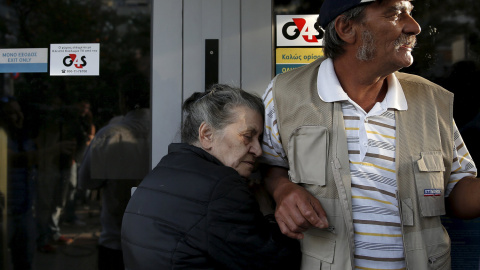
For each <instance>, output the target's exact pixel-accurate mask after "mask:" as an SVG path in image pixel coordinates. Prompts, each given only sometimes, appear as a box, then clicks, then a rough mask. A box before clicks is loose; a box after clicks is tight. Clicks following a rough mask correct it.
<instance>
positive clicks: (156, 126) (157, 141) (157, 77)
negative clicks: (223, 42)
mask: <svg viewBox="0 0 480 270" xmlns="http://www.w3.org/2000/svg"><path fill="white" fill-rule="evenodd" d="M182 3H183V2H182V1H179V0H162V1H153V16H152V24H153V27H152V50H151V52H152V94H151V99H152V106H151V108H152V167H155V166H156V165H157V163H158V162H159V161H160V159H161V158H162V157H163V156H164V155H165V154H166V153H167V150H168V145H169V144H170V143H171V142H172V141H173V140H174V138H175V135H176V132H177V130H178V128H179V126H180V122H181V104H182V96H181V93H182V23H183V22H182V6H183V5H182Z"/></svg>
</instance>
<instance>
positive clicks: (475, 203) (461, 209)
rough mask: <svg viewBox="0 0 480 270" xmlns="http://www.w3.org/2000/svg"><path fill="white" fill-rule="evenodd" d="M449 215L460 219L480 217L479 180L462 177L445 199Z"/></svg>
mask: <svg viewBox="0 0 480 270" xmlns="http://www.w3.org/2000/svg"><path fill="white" fill-rule="evenodd" d="M447 206H448V210H449V213H451V214H453V215H454V216H456V217H458V218H461V219H472V218H477V217H480V179H478V178H474V177H464V178H462V179H461V180H460V181H458V183H457V184H456V185H455V187H454V188H453V190H452V192H451V193H450V195H449V196H448V198H447Z"/></svg>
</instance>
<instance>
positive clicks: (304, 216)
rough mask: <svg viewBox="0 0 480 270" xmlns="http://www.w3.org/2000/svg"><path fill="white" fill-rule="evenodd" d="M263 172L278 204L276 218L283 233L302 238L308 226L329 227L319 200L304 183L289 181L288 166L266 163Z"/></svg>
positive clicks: (268, 188)
mask: <svg viewBox="0 0 480 270" xmlns="http://www.w3.org/2000/svg"><path fill="white" fill-rule="evenodd" d="M263 172H264V181H265V186H266V189H267V191H268V192H269V193H270V195H272V197H273V199H274V200H275V202H276V204H277V206H276V210H275V219H276V220H277V223H278V226H279V227H280V230H281V231H282V233H283V234H285V235H287V236H289V237H291V238H295V239H302V238H303V233H302V232H304V231H306V230H307V229H309V228H311V227H318V228H327V227H328V221H327V216H326V214H325V211H324V210H323V208H322V205H321V204H320V202H319V201H318V200H317V199H316V198H315V197H314V196H313V195H312V194H310V192H308V191H307V190H305V189H304V188H303V187H301V186H299V185H297V184H295V183H292V182H291V181H290V180H289V178H288V171H287V169H285V168H282V167H275V166H265V167H264V168H263Z"/></svg>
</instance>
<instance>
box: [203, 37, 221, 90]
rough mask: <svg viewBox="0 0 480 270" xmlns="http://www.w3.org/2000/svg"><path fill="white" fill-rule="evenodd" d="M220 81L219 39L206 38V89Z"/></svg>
mask: <svg viewBox="0 0 480 270" xmlns="http://www.w3.org/2000/svg"><path fill="white" fill-rule="evenodd" d="M216 83H218V39H205V89H208V88H209V87H210V86H211V85H212V84H216Z"/></svg>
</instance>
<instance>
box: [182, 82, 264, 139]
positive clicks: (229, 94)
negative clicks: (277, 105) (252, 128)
mask: <svg viewBox="0 0 480 270" xmlns="http://www.w3.org/2000/svg"><path fill="white" fill-rule="evenodd" d="M239 106H244V107H247V108H250V109H252V110H254V111H256V112H258V113H259V114H260V115H261V116H262V118H263V119H264V118H265V115H264V111H265V109H264V106H263V102H262V99H261V98H260V97H258V96H257V95H255V94H251V93H248V92H246V91H244V90H242V89H240V88H236V87H233V86H230V85H226V84H215V85H213V86H211V87H210V89H208V90H207V91H206V92H196V93H194V94H193V95H192V96H190V97H189V98H188V99H187V100H185V102H184V103H183V106H182V110H183V125H182V129H181V136H182V142H183V143H188V144H194V143H196V142H198V136H199V134H198V129H199V127H200V125H201V124H202V123H203V122H205V123H207V124H208V125H210V126H211V127H213V129H215V130H217V131H220V130H223V129H224V128H225V127H226V126H227V125H229V124H232V123H234V122H235V120H236V115H235V112H234V111H233V109H234V108H236V107H239Z"/></svg>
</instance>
